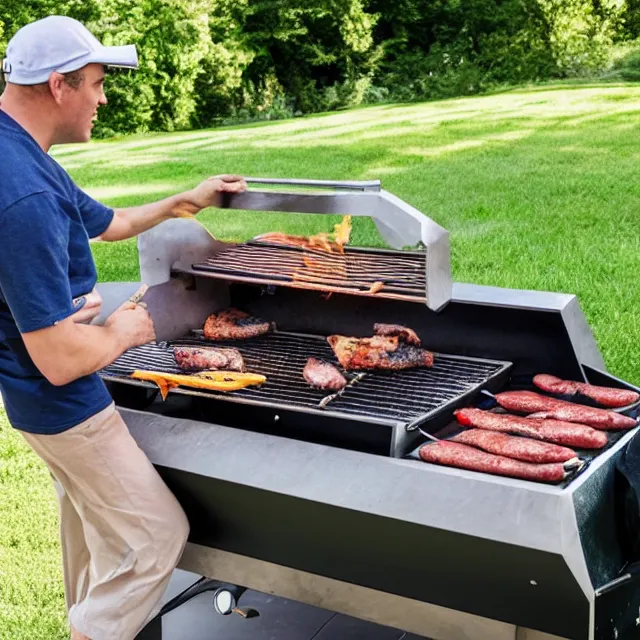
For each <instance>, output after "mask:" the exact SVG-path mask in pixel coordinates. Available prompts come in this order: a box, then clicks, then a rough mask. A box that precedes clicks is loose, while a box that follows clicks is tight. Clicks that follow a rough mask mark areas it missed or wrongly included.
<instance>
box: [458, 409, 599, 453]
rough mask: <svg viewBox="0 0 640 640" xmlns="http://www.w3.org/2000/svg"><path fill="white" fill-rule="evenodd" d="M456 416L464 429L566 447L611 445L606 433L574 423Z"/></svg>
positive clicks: (470, 413)
mask: <svg viewBox="0 0 640 640" xmlns="http://www.w3.org/2000/svg"><path fill="white" fill-rule="evenodd" d="M454 414H455V416H456V418H457V420H458V422H459V423H460V424H461V425H464V426H465V427H477V428H478V429H487V430H489V431H501V432H502V433H515V434H519V435H522V436H529V437H531V438H535V439H536V440H545V441H546V442H553V443H554V444H561V445H565V446H567V447H578V448H579V449H602V447H604V446H605V445H606V444H607V442H608V440H607V434H606V433H603V432H602V431H598V430H597V429H592V428H591V427H587V426H586V425H583V424H575V423H573V422H561V421H559V420H536V419H534V418H520V417H519V416H512V415H509V414H501V413H493V412H491V411H482V409H458V410H457V411H455V412H454Z"/></svg>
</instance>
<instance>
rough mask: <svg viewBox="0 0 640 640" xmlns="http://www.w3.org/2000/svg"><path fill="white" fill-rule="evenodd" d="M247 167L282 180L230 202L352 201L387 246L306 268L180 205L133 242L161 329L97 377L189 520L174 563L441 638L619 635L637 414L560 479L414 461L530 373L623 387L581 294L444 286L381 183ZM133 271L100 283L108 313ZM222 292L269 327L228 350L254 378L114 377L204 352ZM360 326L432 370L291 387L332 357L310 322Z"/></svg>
mask: <svg viewBox="0 0 640 640" xmlns="http://www.w3.org/2000/svg"><path fill="white" fill-rule="evenodd" d="M249 182H250V183H251V184H255V183H257V182H260V183H276V184H269V185H268V186H269V188H266V189H263V190H258V189H250V190H249V191H247V192H246V193H244V194H241V195H236V196H233V197H232V198H230V199H228V200H227V201H226V202H225V203H224V204H225V206H227V207H229V208H232V209H237V210H265V211H287V212H292V213H294V212H300V213H318V214H326V213H331V214H351V215H368V216H371V217H372V218H373V219H374V221H375V222H376V225H377V227H378V229H379V231H380V233H381V235H382V237H383V238H384V239H385V240H386V241H387V243H388V244H389V245H390V246H391V247H392V249H387V250H384V251H382V250H373V249H348V248H347V250H346V251H345V253H344V254H340V255H339V256H329V257H327V256H320V257H318V260H324V261H325V263H324V266H323V267H322V268H316V266H317V264H318V263H312V267H311V268H309V261H308V260H307V261H305V260H304V257H305V255H307V256H308V254H305V252H304V251H303V250H302V249H299V248H287V247H282V246H276V245H274V244H272V243H269V242H264V241H262V240H260V239H258V240H257V241H251V242H248V243H237V244H228V243H223V242H220V241H218V240H216V239H214V238H212V237H211V236H210V235H209V233H207V232H206V231H205V230H204V229H203V228H202V227H201V226H200V225H199V224H198V223H197V222H195V221H193V220H185V219H180V220H172V221H169V222H167V223H165V224H163V225H160V226H159V227H156V228H155V229H153V230H151V231H149V232H147V233H145V234H143V235H142V236H141V237H140V239H139V258H140V268H141V280H142V281H143V282H146V283H148V284H150V285H152V286H151V288H150V289H149V291H148V293H147V295H146V296H145V302H147V304H148V306H149V311H150V313H151V315H152V317H153V319H154V323H155V326H156V332H157V337H158V340H157V342H156V343H154V344H150V345H145V346H143V347H138V348H136V349H131V350H130V351H128V352H127V353H125V354H124V355H123V356H122V357H120V358H119V359H118V360H116V362H114V363H113V364H112V365H110V366H108V367H107V368H105V369H104V370H103V371H102V372H100V374H101V376H102V377H103V378H104V380H105V381H106V383H107V385H108V386H109V388H110V390H111V392H112V394H113V396H114V399H115V400H116V402H117V404H118V405H119V407H120V410H121V412H122V415H123V417H124V419H125V421H126V423H127V424H128V426H129V429H130V430H131V433H132V434H133V436H134V438H135V439H136V440H137V442H138V443H139V445H140V446H141V447H142V449H143V450H144V451H145V452H146V453H147V455H148V456H149V458H150V459H151V461H152V462H153V464H154V465H155V466H156V468H157V469H158V470H159V472H160V473H161V475H162V476H163V478H164V479H165V481H166V482H167V484H168V485H169V487H170V488H171V489H172V490H173V492H174V493H175V494H176V496H177V497H178V499H179V500H180V502H181V504H182V506H183V508H184V509H185V511H186V513H187V515H188V517H189V521H190V524H191V534H190V540H189V543H188V545H187V549H186V551H185V554H184V556H183V558H182V560H181V565H180V566H181V567H182V568H184V569H186V570H189V571H193V572H194V573H198V574H199V575H202V576H208V577H210V578H215V579H217V580H220V581H222V582H223V583H228V584H231V585H239V586H241V587H243V588H244V587H247V588H251V589H256V590H258V591H263V592H266V593H272V594H276V595H280V596H282V597H286V598H290V599H293V600H298V601H300V602H305V603H308V604H313V605H318V606H320V607H323V608H326V609H330V610H332V611H337V612H341V613H345V614H349V615H352V616H355V617H359V618H362V619H366V620H371V621H374V622H378V623H381V624H385V625H390V626H393V627H397V628H400V629H404V630H406V631H409V632H413V633H417V634H420V635H422V636H428V637H429V638H433V639H435V640H458V639H463V638H464V639H467V640H469V639H471V640H487V639H491V640H503V639H504V640H507V639H509V640H515V639H518V640H523V639H527V640H543V639H544V638H547V639H549V638H565V639H571V640H583V639H584V640H586V639H589V640H591V639H602V640H604V639H605V638H606V639H609V638H621V639H622V638H632V637H633V638H635V637H637V633H638V631H637V629H638V626H640V588H639V587H638V586H637V583H635V582H634V575H635V573H634V566H633V565H630V563H631V562H633V561H635V560H636V558H635V557H634V555H633V552H632V550H633V549H634V548H635V545H634V541H635V536H636V533H637V532H636V531H635V525H630V524H629V523H633V522H635V518H637V513H636V512H635V510H637V506H636V505H637V499H635V493H634V492H633V489H632V485H633V481H634V478H633V477H632V478H630V477H629V474H628V473H624V474H623V473H621V472H620V471H619V470H618V467H619V465H618V463H619V461H620V459H621V457H622V456H623V455H624V452H625V450H627V448H628V445H629V443H631V445H630V446H634V444H635V440H633V437H634V435H635V433H636V429H633V430H632V431H628V432H623V433H617V434H615V435H610V436H609V444H608V446H607V447H606V448H604V449H603V450H602V451H599V452H597V453H596V454H591V455H589V456H586V455H585V456H584V459H585V462H586V464H585V465H584V466H583V467H582V468H580V469H577V470H576V471H574V472H573V473H572V475H570V476H569V477H568V478H567V480H566V481H565V482H564V483H563V484H561V485H558V486H550V485H545V484H541V483H536V482H530V481H523V480H515V479H510V478H503V477H499V476H493V475H488V474H482V473H476V472H471V471H462V470H457V469H452V468H446V467H438V466H434V465H429V464H425V463H423V462H421V461H419V460H418V459H416V455H415V453H416V450H417V447H419V446H420V445H421V444H423V443H425V442H427V441H428V440H427V438H428V436H429V435H436V436H446V434H447V433H451V432H452V430H454V429H455V427H454V421H453V411H454V410H455V409H456V408H457V407H460V406H481V407H484V408H489V407H491V404H492V393H495V392H497V391H501V390H505V389H524V388H532V387H531V384H532V383H531V380H532V376H533V375H535V374H536V373H539V372H546V373H550V374H553V375H557V376H559V377H561V378H565V379H573V380H584V381H587V382H591V383H593V384H603V385H607V386H613V387H619V388H630V389H635V387H633V386H632V385H630V384H629V383H627V382H625V381H623V380H620V379H618V378H615V377H614V376H612V375H611V374H610V373H608V372H607V371H606V367H605V365H604V361H603V358H602V355H601V353H600V351H599V349H598V347H597V345H596V343H595V340H594V338H593V335H592V333H591V330H590V328H589V325H588V323H587V321H586V319H585V317H584V315H583V313H582V311H581V309H580V306H579V304H578V301H577V299H576V298H575V296H572V295H567V294H560V293H551V292H533V291H515V290H508V289H500V288H495V287H485V286H475V285H468V284H461V283H454V284H452V283H451V278H450V256H449V241H448V234H447V232H446V231H445V230H444V229H442V228H441V227H440V226H439V225H437V224H436V223H435V222H433V221H432V220H430V219H429V218H428V217H427V216H425V215H424V214H422V213H421V212H419V211H417V210H416V209H414V208H412V207H410V206H409V205H407V204H406V203H404V202H402V201H401V200H400V199H398V198H397V197H395V196H393V195H392V194H389V193H387V192H385V191H384V190H382V189H380V185H379V183H377V182H367V183H354V182H345V183H334V182H332V183H329V182H318V181H274V180H257V179H254V180H252V179H250V180H249ZM273 187H277V188H276V189H273ZM238 215H242V213H238ZM405 247H411V250H409V251H400V249H402V248H405ZM314 257H315V256H314ZM328 262H330V265H329V267H327V266H326V265H327V263H328ZM305 268H308V269H309V271H308V272H306V273H304V275H303V277H302V278H300V277H299V274H300V272H301V270H303V271H304V269H305ZM373 282H383V287H382V288H381V289H380V290H379V291H378V292H377V293H373V292H372V291H371V284H372V283H373ZM137 286H138V283H111V284H104V285H101V286H100V290H101V293H102V295H103V299H104V315H103V317H106V315H108V313H109V312H110V311H111V310H112V309H113V308H115V307H116V306H117V305H118V304H120V303H121V302H122V300H124V299H126V298H127V297H128V296H129V295H130V294H131V293H132V291H134V290H135V289H136V288H137ZM228 306H234V307H238V308H241V309H244V310H246V311H248V312H249V313H251V314H253V315H255V316H258V317H262V318H266V319H269V320H272V321H274V322H275V323H276V326H277V331H276V332H274V333H272V334H268V335H266V336H262V337H260V338H256V339H251V340H248V341H246V342H243V343H235V344H234V346H236V347H238V348H240V350H241V351H242V353H243V357H244V359H245V362H246V365H247V370H248V371H251V372H255V373H262V374H264V375H265V376H266V377H267V382H266V383H265V384H264V385H263V386H261V387H248V388H245V389H242V390H239V391H234V392H230V393H217V392H212V391H202V390H196V389H188V388H182V387H181V388H178V389H174V390H173V391H172V392H170V393H169V395H168V397H167V399H166V401H162V400H161V399H160V398H159V397H158V394H157V389H156V387H155V386H154V385H152V384H150V383H148V382H145V381H142V380H135V379H132V378H131V377H130V374H131V372H132V371H133V370H135V369H152V370H155V371H165V372H177V369H176V368H175V362H174V361H173V358H172V355H171V348H172V347H173V346H176V345H200V344H209V343H207V342H206V341H205V340H204V337H203V335H202V332H201V329H202V326H203V324H204V320H205V319H206V317H207V316H208V315H209V314H210V313H213V312H215V311H217V310H220V309H223V308H226V307H228ZM375 322H387V323H396V324H404V325H406V326H409V327H411V328H412V329H414V330H415V331H416V332H417V334H418V335H419V336H420V338H421V340H422V343H423V345H424V346H425V347H426V348H428V349H430V350H432V351H433V352H434V353H435V366H434V367H433V368H432V369H416V370H408V371H401V372H392V373H386V374H385V373H366V374H365V375H364V376H353V380H352V381H351V383H350V384H349V385H348V386H347V388H346V390H345V391H344V392H343V393H340V394H337V395H334V396H331V394H329V393H328V392H323V391H319V390H315V389H312V388H310V387H309V385H307V384H306V383H305V381H304V380H303V378H302V375H301V371H302V367H303V366H304V362H305V361H306V359H307V358H308V357H310V356H315V357H320V358H324V359H328V360H331V358H332V357H333V354H332V352H331V350H330V348H329V347H328V345H327V343H326V339H325V338H326V336H327V335H330V334H334V333H339V334H342V335H350V336H367V335H371V331H372V326H373V324H374V323H375ZM624 411H625V412H626V413H628V414H630V415H633V416H634V417H635V416H636V415H637V412H638V406H632V407H627V408H625V409H624ZM157 633H158V636H157V637H161V635H160V634H161V631H157Z"/></svg>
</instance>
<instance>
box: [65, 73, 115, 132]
mask: <svg viewBox="0 0 640 640" xmlns="http://www.w3.org/2000/svg"><path fill="white" fill-rule="evenodd" d="M82 73H83V76H84V78H83V81H82V82H81V83H80V85H79V86H77V87H72V86H68V85H67V86H65V88H64V92H63V95H62V99H61V102H60V107H61V113H62V122H61V126H60V128H59V136H58V138H60V139H59V140H58V141H57V142H58V143H59V144H60V143H70V142H88V141H89V139H90V138H91V130H92V129H93V124H94V122H95V120H96V119H97V117H98V107H99V106H100V105H103V104H107V98H106V96H105V95H104V88H103V83H104V67H103V66H102V65H101V64H89V65H87V66H86V67H84V68H83V69H82Z"/></svg>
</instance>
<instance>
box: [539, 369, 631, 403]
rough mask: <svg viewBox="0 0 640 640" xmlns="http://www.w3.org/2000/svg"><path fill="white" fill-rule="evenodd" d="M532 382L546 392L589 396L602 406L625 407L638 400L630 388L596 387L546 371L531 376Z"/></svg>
mask: <svg viewBox="0 0 640 640" xmlns="http://www.w3.org/2000/svg"><path fill="white" fill-rule="evenodd" d="M533 384H535V385H536V387H538V389H541V390H542V391H545V392H546V393H557V394H559V395H569V396H572V395H576V394H577V393H581V394H582V395H583V396H587V397H588V398H591V399H592V400H593V401H594V402H597V403H598V404H601V405H602V406H603V407H610V408H612V409H616V408H619V407H626V406H627V405H630V404H633V403H634V402H637V401H638V400H640V394H639V393H637V392H635V391H631V390H630V389H614V388H612V387H598V386H596V385H593V384H587V383H586V382H575V381H573V380H562V378H556V376H551V375H548V374H546V373H540V374H538V375H537V376H535V377H534V378H533Z"/></svg>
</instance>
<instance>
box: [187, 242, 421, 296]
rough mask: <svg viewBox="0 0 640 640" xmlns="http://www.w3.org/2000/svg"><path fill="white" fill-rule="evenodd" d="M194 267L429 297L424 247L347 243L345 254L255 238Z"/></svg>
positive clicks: (228, 275)
mask: <svg viewBox="0 0 640 640" xmlns="http://www.w3.org/2000/svg"><path fill="white" fill-rule="evenodd" d="M193 270H194V272H197V273H199V274H203V273H206V274H208V275H210V276H211V277H220V278H224V279H225V280H236V281H240V282H258V283H263V284H275V285H286V286H291V287H296V288H301V289H315V290H321V291H327V292H336V293H351V294H357V295H376V296H377V297H381V298H392V299H395V300H410V301H414V302H415V301H419V302H425V300H426V252H424V251H422V252H419V251H387V250H382V249H380V250H378V249H360V248H355V247H348V248H346V249H345V252H344V254H338V253H327V252H322V251H312V250H307V249H302V248H300V247H286V246H281V245H274V244H269V243H266V242H258V241H252V242H248V243H246V244H238V245H234V246H232V247H230V248H228V249H226V250H224V251H222V252H220V253H219V254H217V255H215V256H213V257H211V258H208V259H207V260H205V262H202V263H199V264H194V265H193ZM372 287H373V290H372Z"/></svg>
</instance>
